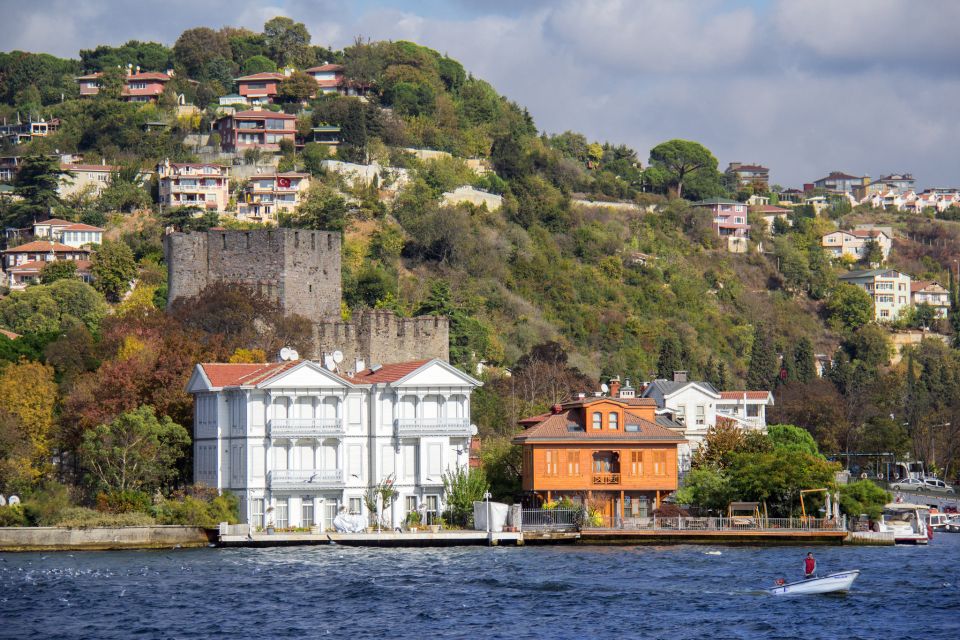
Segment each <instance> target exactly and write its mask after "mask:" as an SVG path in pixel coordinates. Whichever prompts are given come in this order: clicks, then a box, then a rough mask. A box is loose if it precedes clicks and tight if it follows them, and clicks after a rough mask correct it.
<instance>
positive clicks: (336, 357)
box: [333, 351, 343, 364]
mask: <svg viewBox="0 0 960 640" xmlns="http://www.w3.org/2000/svg"><path fill="white" fill-rule="evenodd" d="M333 361H334V362H336V363H337V364H340V363H341V362H343V351H334V352H333Z"/></svg>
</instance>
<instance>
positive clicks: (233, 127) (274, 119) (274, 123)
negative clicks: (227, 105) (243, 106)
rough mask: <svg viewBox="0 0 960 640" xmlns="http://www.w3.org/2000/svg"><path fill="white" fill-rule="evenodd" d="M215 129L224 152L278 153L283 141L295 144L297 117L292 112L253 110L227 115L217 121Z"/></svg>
mask: <svg viewBox="0 0 960 640" xmlns="http://www.w3.org/2000/svg"><path fill="white" fill-rule="evenodd" d="M216 127H217V132H218V133H219V134H220V145H221V147H222V148H223V150H224V151H231V152H234V153H236V152H238V151H243V150H244V149H263V150H264V151H279V150H280V141H281V140H289V141H290V142H291V144H292V143H294V141H295V138H296V135H297V117H296V116H294V115H290V114H289V113H279V112H275V111H266V110H257V109H252V110H249V111H240V112H237V113H234V114H231V115H227V116H224V117H222V118H220V119H219V120H217V123H216Z"/></svg>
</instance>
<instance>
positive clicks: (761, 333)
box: [747, 322, 779, 391]
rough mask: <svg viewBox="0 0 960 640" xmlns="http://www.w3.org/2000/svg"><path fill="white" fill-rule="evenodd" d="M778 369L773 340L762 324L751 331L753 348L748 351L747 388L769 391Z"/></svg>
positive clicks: (774, 381)
mask: <svg viewBox="0 0 960 640" xmlns="http://www.w3.org/2000/svg"><path fill="white" fill-rule="evenodd" d="M778 372H779V368H778V366H777V354H776V352H775V351H774V348H773V339H772V337H771V336H770V334H769V332H768V331H767V330H766V327H765V326H764V325H763V323H762V322H758V323H757V324H756V326H755V327H754V330H753V346H752V347H751V349H750V368H749V369H748V370H747V388H748V389H753V390H757V391H770V390H772V389H773V386H774V384H775V383H776V380H777V374H778Z"/></svg>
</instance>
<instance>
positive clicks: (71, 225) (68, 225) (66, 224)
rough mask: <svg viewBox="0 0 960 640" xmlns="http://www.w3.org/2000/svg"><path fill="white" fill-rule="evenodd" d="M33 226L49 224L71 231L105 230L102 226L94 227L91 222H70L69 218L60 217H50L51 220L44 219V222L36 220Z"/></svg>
mask: <svg viewBox="0 0 960 640" xmlns="http://www.w3.org/2000/svg"><path fill="white" fill-rule="evenodd" d="M33 226H35V227H36V226H41V227H42V226H48V227H56V228H57V229H67V230H69V231H103V229H101V228H100V227H94V226H91V225H89V224H83V223H82V222H70V221H69V220H61V219H60V218H50V219H49V220H43V221H42V222H34V223H33Z"/></svg>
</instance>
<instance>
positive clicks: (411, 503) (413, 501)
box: [404, 496, 419, 513]
mask: <svg viewBox="0 0 960 640" xmlns="http://www.w3.org/2000/svg"><path fill="white" fill-rule="evenodd" d="M418 505H419V502H418V501H417V496H407V497H406V499H405V500H404V509H405V510H406V512H407V513H412V512H414V511H417V506H418Z"/></svg>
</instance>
